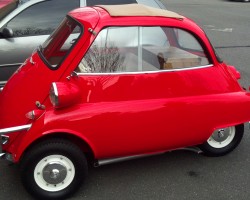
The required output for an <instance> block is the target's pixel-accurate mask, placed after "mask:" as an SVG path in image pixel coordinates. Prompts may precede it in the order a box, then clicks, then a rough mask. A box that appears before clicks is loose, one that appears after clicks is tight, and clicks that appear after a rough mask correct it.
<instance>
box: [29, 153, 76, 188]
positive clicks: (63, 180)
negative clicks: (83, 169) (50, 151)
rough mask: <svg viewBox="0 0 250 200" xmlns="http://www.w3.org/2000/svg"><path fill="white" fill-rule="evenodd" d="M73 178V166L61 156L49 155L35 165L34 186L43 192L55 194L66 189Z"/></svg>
mask: <svg viewBox="0 0 250 200" xmlns="http://www.w3.org/2000/svg"><path fill="white" fill-rule="evenodd" d="M74 177H75V166H74V164H73V163H72V161H71V160H70V159H68V158H67V157H65V156H62V155H50V156H47V157H45V158H43V159H42V160H41V161H40V162H38V163H37V165H36V167H35V170H34V179H35V182H36V184H37V185H38V186H39V187H40V188H42V189H43V190H46V191H50V192H57V191H60V190H63V189H65V188H66V187H68V186H69V185H70V184H71V183H72V181H73V179H74Z"/></svg>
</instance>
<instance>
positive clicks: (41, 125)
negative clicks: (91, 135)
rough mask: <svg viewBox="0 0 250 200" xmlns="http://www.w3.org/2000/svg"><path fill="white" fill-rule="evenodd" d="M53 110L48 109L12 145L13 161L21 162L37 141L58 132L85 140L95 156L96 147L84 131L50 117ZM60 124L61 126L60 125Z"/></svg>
mask: <svg viewBox="0 0 250 200" xmlns="http://www.w3.org/2000/svg"><path fill="white" fill-rule="evenodd" d="M52 113H53V111H47V112H46V114H44V115H43V116H41V117H40V118H39V119H38V120H36V121H34V122H33V123H32V126H31V128H30V129H29V130H28V131H27V132H26V133H24V134H22V135H21V136H20V137H19V138H17V140H15V142H14V143H13V144H12V146H15V148H14V149H15V150H14V152H12V154H13V155H14V156H13V161H14V162H19V160H20V158H21V157H22V156H23V154H24V152H25V151H26V150H27V149H28V148H29V147H30V146H31V145H32V144H34V143H35V142H37V141H39V140H41V139H43V138H45V137H47V136H52V135H55V134H57V136H58V134H62V135H65V134H66V135H71V136H74V137H76V138H79V139H80V140H81V141H83V142H85V143H86V144H87V145H88V146H89V147H90V149H91V150H92V153H93V154H94V156H95V147H94V145H93V144H91V142H90V141H89V140H88V138H87V137H85V135H84V134H83V133H82V132H78V131H77V130H73V129H71V128H69V127H66V126H65V123H63V124H60V122H59V121H60V120H59V121H57V120H55V116H54V117H50V118H51V120H49V119H48V115H50V116H51V115H52ZM59 125H60V126H59Z"/></svg>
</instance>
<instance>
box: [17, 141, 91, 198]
mask: <svg viewBox="0 0 250 200" xmlns="http://www.w3.org/2000/svg"><path fill="white" fill-rule="evenodd" d="M86 175H87V160H86V158H85V155H84V154H83V152H82V151H81V150H80V149H79V147H78V146H76V145H75V144H73V143H71V142H69V141H67V140H62V139H51V140H49V141H46V142H43V143H40V144H38V145H36V146H34V147H33V148H32V149H31V150H29V152H28V153H27V154H26V155H25V157H24V159H23V161H22V163H21V179H22V182H23V184H24V187H25V188H26V189H27V191H28V192H29V193H31V194H32V195H33V196H35V197H36V198H37V199H64V198H66V197H68V196H69V195H71V194H72V193H73V192H75V190H76V189H78V188H79V187H80V185H81V183H82V181H83V180H84V178H85V177H86Z"/></svg>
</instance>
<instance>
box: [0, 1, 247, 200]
mask: <svg viewBox="0 0 250 200" xmlns="http://www.w3.org/2000/svg"><path fill="white" fill-rule="evenodd" d="M239 78H240V74H239V72H238V71H237V70H236V69H235V68H234V67H232V66H227V65H226V64H225V63H223V62H222V61H220V60H219V59H218V58H217V56H216V54H215V52H214V50H213V47H212V46H211V44H210V42H209V40H208V39H207V37H206V35H205V33H204V32H203V31H202V30H201V29H200V28H199V27H198V26H197V25H196V24H195V23H194V22H193V21H191V20H190V19H187V18H185V17H183V16H181V15H179V14H176V13H174V12H170V11H166V10H158V9H154V8H150V7H146V6H142V5H134V4H130V5H116V6H95V7H85V8H79V9H76V10H74V11H72V12H70V13H69V14H68V16H67V17H66V18H65V19H64V20H63V21H62V23H61V24H60V26H59V27H58V29H57V30H55V31H54V33H53V34H52V35H51V36H50V37H49V38H48V39H47V41H46V42H45V43H44V44H43V45H41V46H40V47H39V48H38V50H37V51H35V52H34V53H33V54H32V55H31V57H30V58H28V59H27V60H26V61H25V63H24V64H23V65H22V66H21V67H20V68H19V69H18V70H17V71H16V72H15V74H14V75H13V76H12V77H11V79H10V80H9V81H8V82H7V84H6V85H5V87H4V88H2V89H1V93H0V110H1V114H0V134H1V137H0V138H1V145H0V146H1V149H0V152H1V154H0V155H1V157H2V158H5V159H7V160H9V161H12V162H14V163H20V168H21V177H22V181H23V183H24V186H25V187H26V189H27V190H28V191H29V192H30V193H31V194H32V195H34V196H36V197H37V198H41V199H62V198H65V197H67V196H68V195H70V194H72V193H73V192H74V191H75V190H76V189H77V188H79V186H80V183H81V182H82V181H83V180H84V178H85V176H86V175H87V166H88V162H90V163H92V164H94V165H95V166H98V165H102V164H105V163H110V162H114V161H118V160H122V159H128V158H134V157H139V156H145V155H149V154H150V155H151V154H156V153H160V152H166V151H168V150H174V149H179V148H184V147H190V146H196V147H198V148H200V150H201V151H202V152H203V153H204V154H205V155H208V156H221V155H224V154H227V153H229V152H230V151H232V150H233V149H234V148H235V147H237V145H238V144H239V143H240V141H241V139H242V136H243V132H244V126H243V124H244V123H245V122H248V121H249V120H250V109H249V108H250V94H249V92H247V91H245V90H244V89H242V87H241V86H240V85H239V84H238V82H237V79H239Z"/></svg>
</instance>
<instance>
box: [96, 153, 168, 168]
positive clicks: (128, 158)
mask: <svg viewBox="0 0 250 200" xmlns="http://www.w3.org/2000/svg"><path fill="white" fill-rule="evenodd" d="M163 153H165V151H164V152H158V153H153V154H142V155H135V156H126V157H118V158H110V159H102V160H98V161H97V163H95V165H94V166H95V167H98V166H101V165H107V164H111V163H116V162H122V161H127V160H132V159H137V158H144V157H149V156H153V155H160V154H163Z"/></svg>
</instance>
